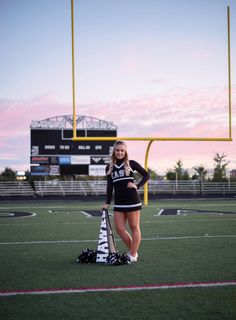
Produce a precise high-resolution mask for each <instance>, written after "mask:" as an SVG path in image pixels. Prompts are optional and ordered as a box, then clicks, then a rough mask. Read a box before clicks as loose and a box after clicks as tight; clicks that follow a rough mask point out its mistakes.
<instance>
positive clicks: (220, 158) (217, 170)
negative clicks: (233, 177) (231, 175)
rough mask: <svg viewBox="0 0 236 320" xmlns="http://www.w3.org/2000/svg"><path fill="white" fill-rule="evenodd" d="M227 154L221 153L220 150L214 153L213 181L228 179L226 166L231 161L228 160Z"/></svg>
mask: <svg viewBox="0 0 236 320" xmlns="http://www.w3.org/2000/svg"><path fill="white" fill-rule="evenodd" d="M226 157H227V155H225V154H224V153H222V154H219V153H218V152H217V153H216V154H215V155H214V157H213V160H214V174H213V179H212V180H213V181H227V178H226V168H227V165H228V164H229V161H227V160H226Z"/></svg>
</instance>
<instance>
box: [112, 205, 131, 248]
mask: <svg viewBox="0 0 236 320" xmlns="http://www.w3.org/2000/svg"><path fill="white" fill-rule="evenodd" d="M126 221H127V213H125V212H117V211H115V212H114V222H115V227H116V232H117V233H118V234H119V236H120V237H121V239H122V240H123V242H124V243H125V245H126V247H127V248H128V249H129V250H131V247H132V238H131V236H130V234H129V233H128V231H127V230H126V229H125V225H126Z"/></svg>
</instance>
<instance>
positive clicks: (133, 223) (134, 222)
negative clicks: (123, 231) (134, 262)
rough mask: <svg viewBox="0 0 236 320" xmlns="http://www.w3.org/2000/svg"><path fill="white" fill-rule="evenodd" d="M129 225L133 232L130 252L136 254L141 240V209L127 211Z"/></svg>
mask: <svg viewBox="0 0 236 320" xmlns="http://www.w3.org/2000/svg"><path fill="white" fill-rule="evenodd" d="M127 218H128V223H129V227H130V230H131V233H132V242H131V248H130V254H131V255H132V256H136V254H137V251H138V249H139V246H140V242H141V231H140V211H139V210H138V211H133V212H128V213H127Z"/></svg>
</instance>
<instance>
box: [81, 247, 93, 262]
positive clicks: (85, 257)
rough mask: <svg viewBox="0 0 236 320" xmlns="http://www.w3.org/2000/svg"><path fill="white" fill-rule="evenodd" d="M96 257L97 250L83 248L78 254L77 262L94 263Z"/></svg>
mask: <svg viewBox="0 0 236 320" xmlns="http://www.w3.org/2000/svg"><path fill="white" fill-rule="evenodd" d="M96 257H97V250H90V249H84V250H83V251H82V253H81V254H80V255H79V256H78V258H77V262H79V263H95V262H96Z"/></svg>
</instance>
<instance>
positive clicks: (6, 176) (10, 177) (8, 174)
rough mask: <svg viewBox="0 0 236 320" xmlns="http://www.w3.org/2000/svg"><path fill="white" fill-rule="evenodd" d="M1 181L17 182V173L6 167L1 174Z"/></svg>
mask: <svg viewBox="0 0 236 320" xmlns="http://www.w3.org/2000/svg"><path fill="white" fill-rule="evenodd" d="M0 180H1V181H16V172H15V171H14V170H12V169H11V168H8V167H6V168H5V170H4V171H3V172H1V174H0Z"/></svg>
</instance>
